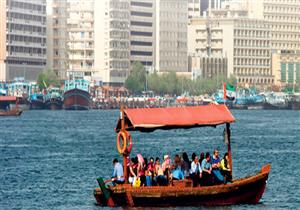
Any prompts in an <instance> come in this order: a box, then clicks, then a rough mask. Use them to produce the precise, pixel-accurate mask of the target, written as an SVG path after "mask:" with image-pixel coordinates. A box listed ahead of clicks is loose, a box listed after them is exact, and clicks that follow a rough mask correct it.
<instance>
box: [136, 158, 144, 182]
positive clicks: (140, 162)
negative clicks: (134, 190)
mask: <svg viewBox="0 0 300 210" xmlns="http://www.w3.org/2000/svg"><path fill="white" fill-rule="evenodd" d="M136 156H137V158H138V166H137V175H138V177H139V178H140V180H141V186H145V184H146V176H145V164H144V162H145V161H144V158H143V156H142V155H141V154H137V155H136Z"/></svg>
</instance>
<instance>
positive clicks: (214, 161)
mask: <svg viewBox="0 0 300 210" xmlns="http://www.w3.org/2000/svg"><path fill="white" fill-rule="evenodd" d="M220 162H221V159H220V157H219V151H218V150H216V149H215V150H214V154H213V157H212V158H211V165H212V174H213V177H214V179H213V182H214V184H221V183H223V182H224V177H223V176H222V174H221V171H220Z"/></svg>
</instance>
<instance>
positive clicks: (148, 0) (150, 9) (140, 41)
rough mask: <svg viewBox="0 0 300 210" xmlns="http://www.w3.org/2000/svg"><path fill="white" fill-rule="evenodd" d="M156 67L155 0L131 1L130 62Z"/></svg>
mask: <svg viewBox="0 0 300 210" xmlns="http://www.w3.org/2000/svg"><path fill="white" fill-rule="evenodd" d="M135 61H140V62H141V63H142V64H143V65H144V66H145V67H146V68H147V70H150V69H151V68H152V69H153V68H154V66H155V0H131V1H130V62H131V63H133V62H135Z"/></svg>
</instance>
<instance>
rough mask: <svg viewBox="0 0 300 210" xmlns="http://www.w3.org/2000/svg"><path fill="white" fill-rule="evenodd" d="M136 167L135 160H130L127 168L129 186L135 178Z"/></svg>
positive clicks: (136, 162)
mask: <svg viewBox="0 0 300 210" xmlns="http://www.w3.org/2000/svg"><path fill="white" fill-rule="evenodd" d="M137 166H138V161H137V158H131V160H130V166H129V173H130V174H129V179H128V182H129V183H130V184H132V183H133V181H134V179H136V177H137Z"/></svg>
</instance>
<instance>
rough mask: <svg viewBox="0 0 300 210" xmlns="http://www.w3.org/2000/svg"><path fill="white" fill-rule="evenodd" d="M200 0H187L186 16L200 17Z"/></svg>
mask: <svg viewBox="0 0 300 210" xmlns="http://www.w3.org/2000/svg"><path fill="white" fill-rule="evenodd" d="M200 2H201V0H188V18H193V17H200Z"/></svg>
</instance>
